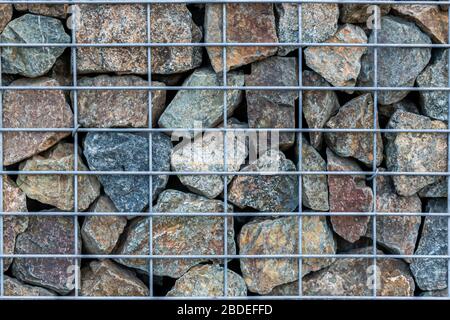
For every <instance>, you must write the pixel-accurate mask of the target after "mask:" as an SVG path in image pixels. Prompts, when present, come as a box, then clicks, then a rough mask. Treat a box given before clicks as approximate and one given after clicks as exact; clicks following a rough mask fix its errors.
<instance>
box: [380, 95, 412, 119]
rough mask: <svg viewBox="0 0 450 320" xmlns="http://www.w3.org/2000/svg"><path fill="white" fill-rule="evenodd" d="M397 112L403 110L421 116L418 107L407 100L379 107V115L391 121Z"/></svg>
mask: <svg viewBox="0 0 450 320" xmlns="http://www.w3.org/2000/svg"><path fill="white" fill-rule="evenodd" d="M397 110H403V111H407V112H411V113H416V114H420V111H419V108H418V107H417V105H416V104H415V103H414V102H412V101H410V100H407V99H403V100H401V101H399V102H396V103H393V104H387V105H379V106H378V115H379V116H380V118H381V117H384V118H386V119H387V120H389V118H390V117H391V116H392V115H393V114H394V112H395V111H397Z"/></svg>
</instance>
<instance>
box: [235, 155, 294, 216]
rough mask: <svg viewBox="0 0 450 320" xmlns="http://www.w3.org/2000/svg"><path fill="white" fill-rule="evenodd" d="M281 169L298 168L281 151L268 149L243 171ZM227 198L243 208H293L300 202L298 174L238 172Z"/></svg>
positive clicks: (288, 209)
mask: <svg viewBox="0 0 450 320" xmlns="http://www.w3.org/2000/svg"><path fill="white" fill-rule="evenodd" d="M279 171H284V172H288V171H296V168H295V165H294V163H293V162H292V161H291V160H289V159H286V156H285V155H284V154H283V153H282V152H281V151H276V150H268V151H266V152H264V153H263V154H262V155H261V156H260V157H259V158H258V159H257V160H255V161H253V162H252V163H250V164H249V165H247V166H246V167H244V168H242V169H241V171H240V172H241V173H243V174H244V173H245V172H279ZM228 200H229V201H230V202H232V203H234V204H235V205H237V206H239V207H241V208H244V207H251V208H253V209H256V210H260V211H266V212H271V211H272V212H290V211H294V210H295V208H297V206H298V178H297V176H296V175H273V174H268V175H267V174H266V175H247V176H245V175H239V176H237V177H235V178H234V179H233V181H232V182H231V184H230V189H229V191H228Z"/></svg>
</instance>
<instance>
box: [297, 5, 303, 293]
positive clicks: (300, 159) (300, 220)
mask: <svg viewBox="0 0 450 320" xmlns="http://www.w3.org/2000/svg"><path fill="white" fill-rule="evenodd" d="M297 15H298V42H299V43H301V42H302V38H303V35H302V21H303V19H302V4H301V3H298V4H297ZM302 61H303V47H299V48H298V83H299V86H302V83H303V66H302ZM298 126H299V128H300V129H302V128H303V90H300V91H299V93H298ZM297 139H298V170H299V171H302V168H303V152H302V149H303V133H302V132H300V133H299V134H298V135H297ZM302 183H303V177H302V175H298V254H300V255H301V254H302V253H303V248H302V246H303V239H302V236H303V217H302V212H303V209H302V203H303V201H302V194H303V189H302V188H303V186H302ZM302 278H303V259H302V258H298V295H299V296H300V297H301V296H302V295H303V283H302Z"/></svg>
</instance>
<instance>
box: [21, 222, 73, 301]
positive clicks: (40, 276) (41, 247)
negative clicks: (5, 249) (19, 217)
mask: <svg viewBox="0 0 450 320" xmlns="http://www.w3.org/2000/svg"><path fill="white" fill-rule="evenodd" d="M29 219H30V222H29V226H28V229H27V231H25V232H24V233H22V234H20V235H19V236H18V237H17V241H16V250H15V253H16V254H74V253H75V252H74V250H75V238H74V234H75V233H74V230H75V227H74V219H73V217H64V216H30V218H29ZM78 240H79V239H78ZM78 250H79V252H81V241H79V244H78ZM75 261H76V260H75V259H71V258H53V259H49V258H16V259H14V262H13V264H12V273H13V275H14V276H15V277H16V278H17V279H19V280H21V281H23V282H25V283H29V284H32V285H36V286H40V287H44V288H47V289H50V290H53V291H56V292H58V293H60V294H62V295H65V294H68V293H69V292H70V291H72V290H73V289H74V287H75V283H72V282H73V281H72V280H73V279H74V272H75V271H74V270H73V268H74V266H75Z"/></svg>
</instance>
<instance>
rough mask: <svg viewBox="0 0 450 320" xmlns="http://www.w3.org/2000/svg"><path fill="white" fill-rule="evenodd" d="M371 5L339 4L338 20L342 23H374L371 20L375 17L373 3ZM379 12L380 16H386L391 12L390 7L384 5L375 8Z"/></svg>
mask: <svg viewBox="0 0 450 320" xmlns="http://www.w3.org/2000/svg"><path fill="white" fill-rule="evenodd" d="M376 1H377V0H374V3H373V4H341V5H340V6H339V7H340V8H339V9H340V16H339V20H340V21H341V22H343V23H368V22H372V23H375V20H371V19H373V18H374V15H375V9H374V8H373V7H375V3H376ZM377 7H378V8H379V10H380V15H382V16H383V15H386V14H388V13H389V11H390V10H391V5H389V4H384V5H381V6H377Z"/></svg>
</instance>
